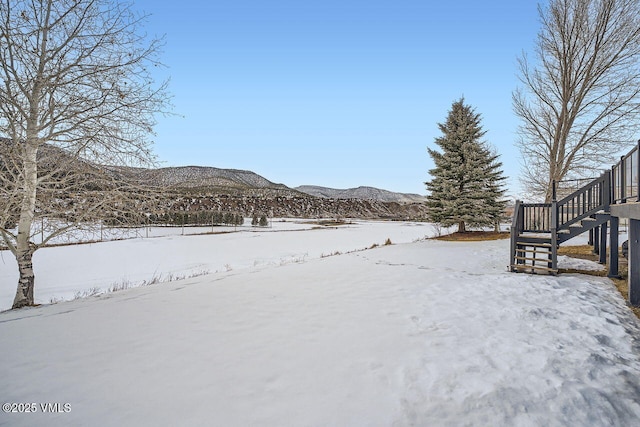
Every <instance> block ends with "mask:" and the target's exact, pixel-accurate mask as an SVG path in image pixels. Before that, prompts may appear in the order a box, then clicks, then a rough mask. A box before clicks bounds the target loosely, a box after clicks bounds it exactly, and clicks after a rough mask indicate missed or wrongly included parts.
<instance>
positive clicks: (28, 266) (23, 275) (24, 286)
mask: <svg viewBox="0 0 640 427" xmlns="http://www.w3.org/2000/svg"><path fill="white" fill-rule="evenodd" d="M17 258H18V270H19V271H20V278H19V279H18V289H17V290H16V296H15V298H14V299H13V306H12V308H22V307H27V306H31V305H34V299H33V287H34V283H35V275H34V274H33V264H32V261H31V260H32V258H33V251H32V250H30V249H29V250H27V251H25V252H23V253H20V254H19V255H18V257H17Z"/></svg>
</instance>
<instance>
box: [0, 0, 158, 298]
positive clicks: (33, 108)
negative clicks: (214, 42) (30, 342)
mask: <svg viewBox="0 0 640 427" xmlns="http://www.w3.org/2000/svg"><path fill="white" fill-rule="evenodd" d="M145 19H146V17H145V16H144V15H137V14H135V13H134V12H133V10H132V9H131V5H130V4H128V3H123V2H120V1H117V0H113V1H111V0H41V1H31V0H0V80H1V84H0V138H2V139H0V152H1V154H2V157H1V159H2V160H0V202H2V205H0V238H1V239H2V241H4V243H5V246H6V247H8V248H9V249H10V250H11V251H12V253H14V255H15V256H16V260H17V262H18V268H19V271H20V279H19V282H18V290H17V292H16V299H15V300H14V308H16V307H21V306H24V305H31V304H33V302H34V301H33V286H34V275H33V268H32V261H31V260H32V256H33V253H34V251H35V250H37V249H38V248H39V247H40V246H41V245H43V244H46V243H47V242H49V241H51V239H53V238H55V237H56V236H59V235H61V234H63V233H65V232H68V231H69V230H73V229H78V228H82V227H91V226H95V224H98V223H100V221H107V220H109V221H123V222H124V221H127V220H134V219H135V220H138V221H139V219H140V215H141V212H140V208H141V206H143V205H144V201H145V199H146V198H149V197H153V195H152V194H151V193H150V192H149V189H147V188H145V186H144V185H141V184H140V183H133V182H131V181H126V182H125V181H122V180H118V179H116V175H115V174H114V173H113V171H112V170H111V169H110V168H108V167H107V166H108V165H127V164H132V165H150V164H153V162H154V156H153V154H152V152H151V141H150V140H149V136H150V134H151V133H152V129H153V126H154V125H155V114H158V113H166V112H167V109H168V107H169V104H168V95H167V83H166V82H164V83H160V84H159V85H156V84H155V83H154V81H153V74H152V73H151V69H152V68H153V67H157V66H159V65H160V62H159V60H158V54H159V51H160V48H161V46H162V41H161V40H157V39H147V37H146V36H145V35H144V34H143V33H142V32H141V27H142V25H143V24H144V21H145ZM36 236H39V239H37V238H36Z"/></svg>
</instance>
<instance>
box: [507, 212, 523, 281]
mask: <svg viewBox="0 0 640 427" xmlns="http://www.w3.org/2000/svg"><path fill="white" fill-rule="evenodd" d="M521 210H522V202H521V201H520V200H516V205H515V207H514V209H513V221H511V254H510V259H509V271H514V268H513V267H511V266H512V265H515V264H516V249H517V248H516V241H517V239H518V236H519V235H520V232H521V229H522V226H523V223H522V219H521V212H520V211H521Z"/></svg>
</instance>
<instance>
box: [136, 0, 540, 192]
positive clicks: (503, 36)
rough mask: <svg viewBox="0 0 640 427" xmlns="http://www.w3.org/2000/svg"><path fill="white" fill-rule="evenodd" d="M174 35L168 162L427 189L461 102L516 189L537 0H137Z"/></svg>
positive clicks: (163, 124) (164, 157)
mask: <svg viewBox="0 0 640 427" xmlns="http://www.w3.org/2000/svg"><path fill="white" fill-rule="evenodd" d="M135 8H136V9H137V10H139V11H143V12H146V13H148V14H150V17H149V20H148V23H147V25H146V27H145V28H146V30H147V32H148V33H149V34H150V35H157V36H163V35H164V36H165V41H166V45H165V47H164V53H163V55H162V61H163V62H164V63H165V64H166V65H167V68H166V69H164V70H163V71H161V72H160V74H159V75H158V78H159V79H160V78H163V77H170V79H171V82H170V91H171V93H172V95H173V104H174V107H175V109H174V112H175V113H177V114H178V115H179V116H172V117H160V118H159V123H158V126H157V127H156V133H157V136H156V137H155V151H156V154H157V155H158V158H159V160H160V161H161V162H162V165H164V166H183V165H200V166H215V167H220V168H235V169H247V170H252V171H254V172H256V173H258V174H260V175H263V176H264V177H266V178H267V179H270V180H272V181H274V182H279V183H283V184H286V185H288V186H291V187H294V186H298V185H302V184H313V185H322V186H326V187H334V188H349V187H356V186H359V185H369V186H374V187H378V188H384V189H388V190H392V191H399V192H407V193H418V194H425V193H426V192H425V186H424V181H426V180H429V179H430V176H429V173H428V170H429V169H430V168H432V166H433V164H432V162H431V159H430V157H429V155H428V154H427V151H426V149H427V147H435V144H434V142H433V141H434V138H436V137H437V136H439V135H440V133H439V130H438V127H437V123H439V122H443V121H444V120H445V118H446V115H447V112H448V110H449V108H450V106H451V104H452V103H453V102H454V101H456V100H457V99H459V98H460V97H462V96H464V98H465V100H466V102H467V103H468V104H470V105H472V106H473V107H475V108H476V111H477V112H478V113H480V114H481V115H482V118H483V120H482V123H483V126H484V129H485V130H486V131H487V134H486V136H485V139H486V140H487V141H489V142H490V143H492V144H493V145H494V146H495V147H496V148H497V150H498V152H499V153H500V155H501V160H502V161H503V163H504V172H505V175H507V176H508V177H509V194H510V195H511V194H514V193H516V192H517V185H518V181H517V176H518V173H519V170H520V158H519V153H518V151H517V149H516V148H515V146H514V141H515V140H516V133H515V132H516V128H517V125H518V121H517V119H516V118H515V116H514V114H513V112H512V109H511V93H512V91H513V90H514V89H515V88H516V87H517V85H518V80H517V75H516V71H517V70H516V65H517V57H518V56H519V55H520V53H521V52H522V51H527V52H532V49H533V46H534V43H535V38H536V34H537V31H538V27H539V23H538V14H537V4H536V2H534V1H513V0H504V1H483V2H478V1H477V0H473V1H467V0H462V1H456V2H432V1H428V0H367V1H364V0H206V1H199V0H198V1H189V0H186V1H181V2H179V1H171V2H168V1H166V2H165V1H162V2H159V1H157V0H139V1H136V3H135Z"/></svg>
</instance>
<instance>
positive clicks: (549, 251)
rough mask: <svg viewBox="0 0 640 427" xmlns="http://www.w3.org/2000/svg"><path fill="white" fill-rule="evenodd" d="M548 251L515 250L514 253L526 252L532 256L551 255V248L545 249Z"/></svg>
mask: <svg viewBox="0 0 640 427" xmlns="http://www.w3.org/2000/svg"><path fill="white" fill-rule="evenodd" d="M547 249H549V250H548V251H545V250H542V249H516V252H527V253H532V254H550V253H551V248H550V247H549V248H547Z"/></svg>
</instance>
